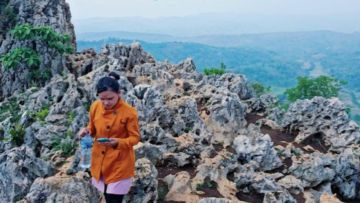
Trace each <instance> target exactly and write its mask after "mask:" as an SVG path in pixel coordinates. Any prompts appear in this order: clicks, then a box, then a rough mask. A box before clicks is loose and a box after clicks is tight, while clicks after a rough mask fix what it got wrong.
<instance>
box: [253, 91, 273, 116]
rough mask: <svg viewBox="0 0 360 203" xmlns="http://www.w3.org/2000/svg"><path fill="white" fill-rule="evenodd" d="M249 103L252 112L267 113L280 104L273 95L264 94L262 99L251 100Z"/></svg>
mask: <svg viewBox="0 0 360 203" xmlns="http://www.w3.org/2000/svg"><path fill="white" fill-rule="evenodd" d="M247 102H248V103H249V110H250V111H251V112H266V111H267V110H270V108H272V107H273V106H274V105H275V104H276V103H277V102H278V99H277V98H276V97H274V96H273V95H271V94H264V95H261V96H260V97H255V98H251V99H249V100H248V101H247Z"/></svg>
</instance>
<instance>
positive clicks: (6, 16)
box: [0, 0, 17, 35]
mask: <svg viewBox="0 0 360 203" xmlns="http://www.w3.org/2000/svg"><path fill="white" fill-rule="evenodd" d="M7 4H8V2H7V1H6V0H5V1H3V0H2V1H1V3H0V35H5V34H6V33H7V31H8V30H10V29H11V28H12V27H13V26H14V25H15V23H16V17H17V16H16V13H15V11H14V8H13V7H11V6H8V5H7Z"/></svg>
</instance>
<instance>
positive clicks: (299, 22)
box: [73, 11, 360, 37]
mask: <svg viewBox="0 0 360 203" xmlns="http://www.w3.org/2000/svg"><path fill="white" fill-rule="evenodd" d="M119 12H121V11H119ZM140 15H141V14H140ZM356 19H358V15H356V16H351V14H343V15H327V16H321V15H316V16H311V15H305V14H304V15H279V14H272V15H264V14H242V15H240V14H234V13H203V14H198V15H190V16H183V17H159V18H144V17H117V18H115V17H114V18H87V19H73V23H74V24H75V28H76V32H77V33H76V34H81V33H86V32H93V31H94V30H96V32H107V31H111V30H121V31H130V32H139V33H162V34H168V35H173V36H186V37H188V36H198V35H223V34H225V35H239V34H245V33H268V32H276V33H278V32H284V31H286V32H299V31H314V30H332V31H337V32H347V33H350V32H354V31H360V24H359V23H357V20H356Z"/></svg>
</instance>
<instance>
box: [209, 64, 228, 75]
mask: <svg viewBox="0 0 360 203" xmlns="http://www.w3.org/2000/svg"><path fill="white" fill-rule="evenodd" d="M225 69H226V66H225V64H224V63H221V64H220V68H205V69H204V74H205V75H222V74H224V73H225V72H226V71H225Z"/></svg>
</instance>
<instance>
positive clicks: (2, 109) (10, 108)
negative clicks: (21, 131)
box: [0, 97, 21, 123]
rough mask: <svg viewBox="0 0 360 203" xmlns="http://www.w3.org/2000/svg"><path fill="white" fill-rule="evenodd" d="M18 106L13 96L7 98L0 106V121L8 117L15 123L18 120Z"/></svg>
mask: <svg viewBox="0 0 360 203" xmlns="http://www.w3.org/2000/svg"><path fill="white" fill-rule="evenodd" d="M19 112H20V107H19V105H18V103H17V100H16V98H15V97H11V98H8V100H7V101H6V102H3V103H2V105H1V106H0V122H1V121H3V120H5V119H7V118H9V117H10V122H11V123H17V122H18V121H19V120H20V117H21V115H20V113H19Z"/></svg>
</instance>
